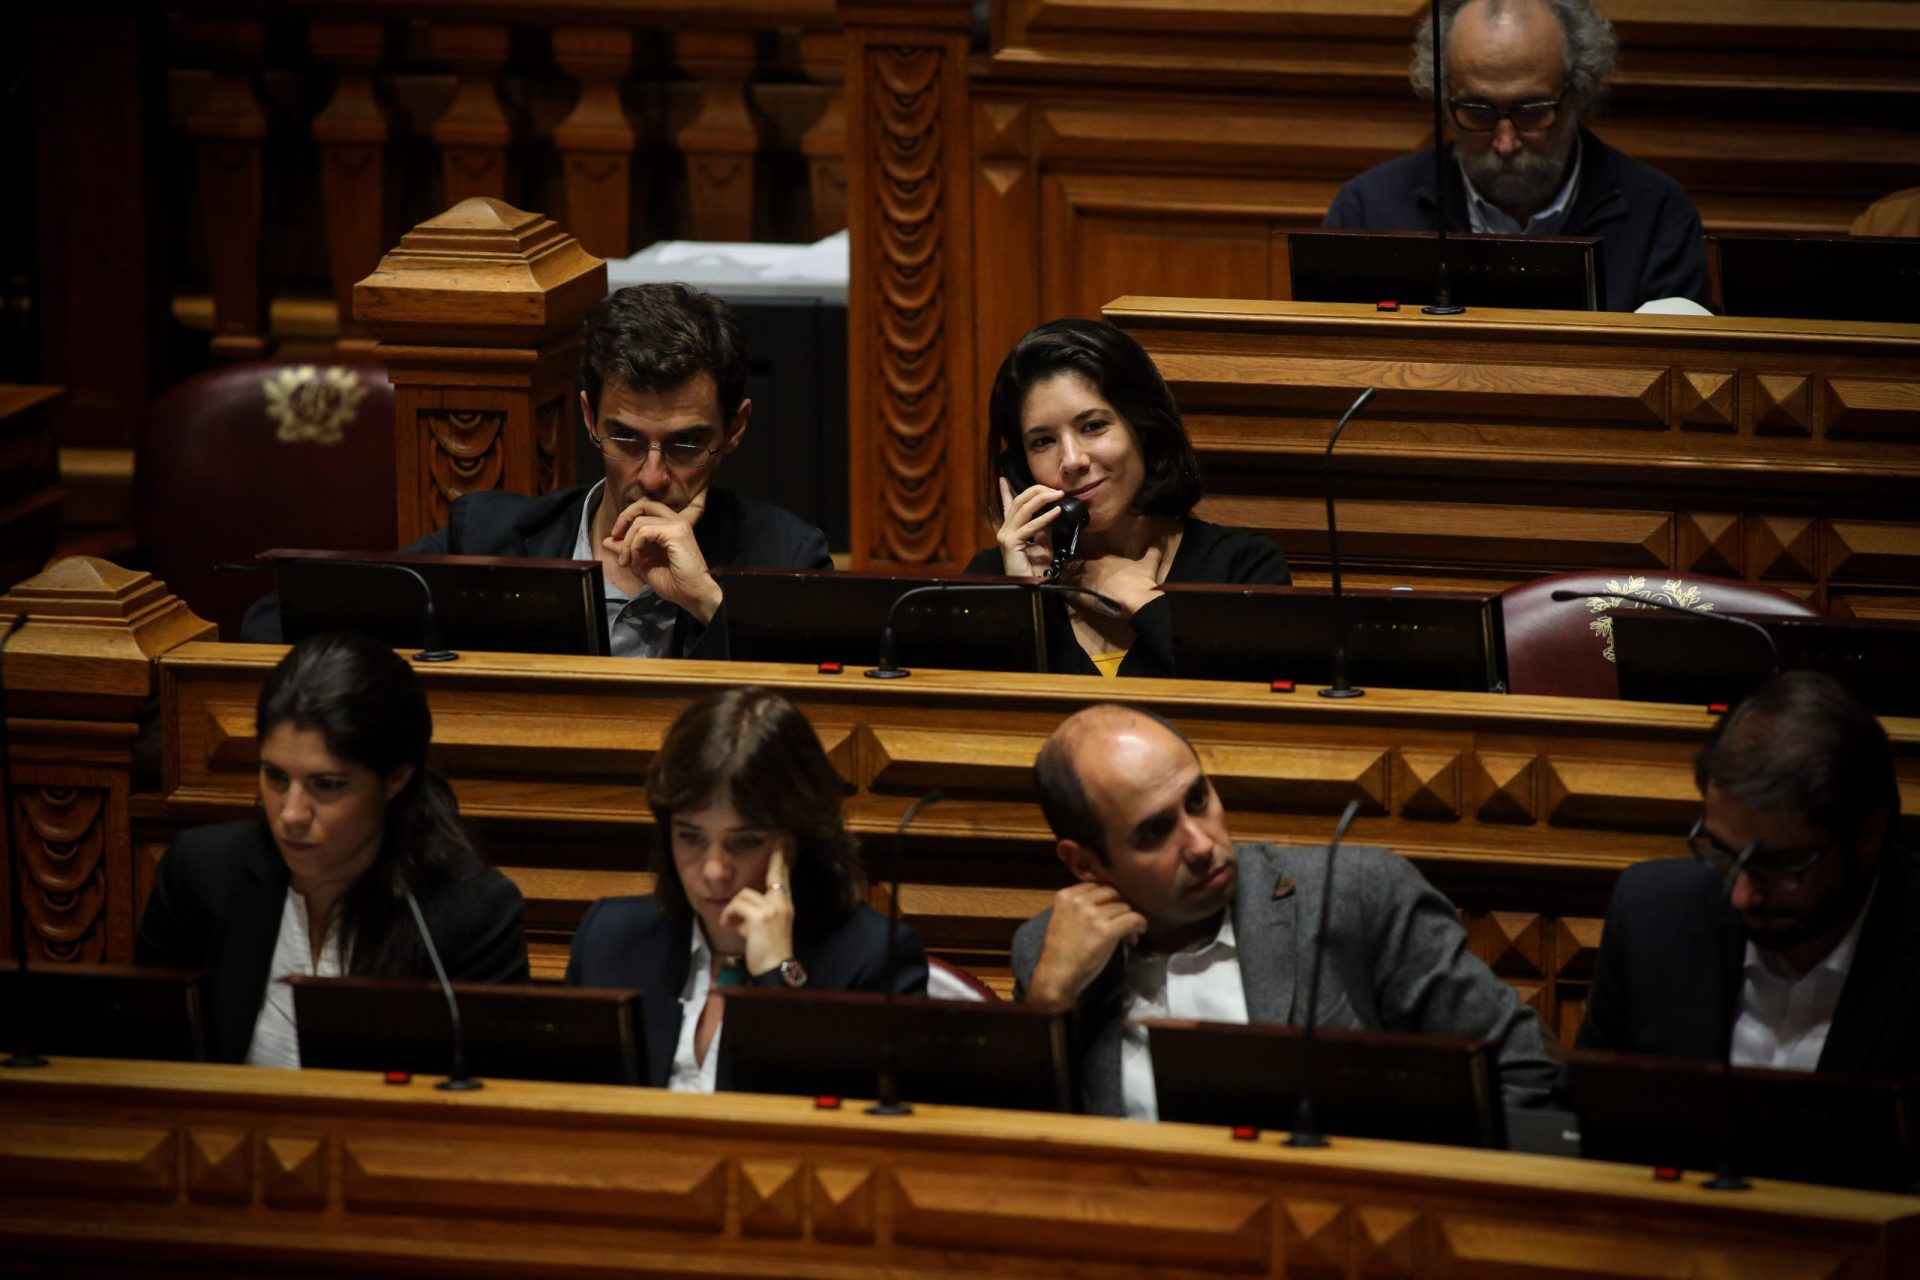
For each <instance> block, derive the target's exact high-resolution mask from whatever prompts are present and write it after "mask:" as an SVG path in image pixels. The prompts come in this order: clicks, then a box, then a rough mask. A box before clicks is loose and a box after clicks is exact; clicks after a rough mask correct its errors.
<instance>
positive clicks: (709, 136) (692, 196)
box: [673, 31, 769, 240]
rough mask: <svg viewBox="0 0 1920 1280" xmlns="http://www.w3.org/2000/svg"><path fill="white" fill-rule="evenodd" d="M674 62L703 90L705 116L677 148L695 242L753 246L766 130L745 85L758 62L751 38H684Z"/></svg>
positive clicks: (733, 34)
mask: <svg viewBox="0 0 1920 1280" xmlns="http://www.w3.org/2000/svg"><path fill="white" fill-rule="evenodd" d="M673 52H674V58H675V60H676V61H678V62H679V63H680V65H681V66H682V67H684V68H686V71H687V74H689V75H691V76H692V77H693V78H694V79H695V80H696V81H698V82H699V84H700V111H699V113H698V114H697V115H695V116H694V118H693V120H692V121H691V122H690V123H688V125H687V126H686V127H685V128H683V129H682V130H680V132H679V134H678V135H677V136H676V137H675V139H674V141H675V143H676V144H677V145H678V146H679V148H680V150H681V152H682V153H683V154H684V155H685V156H686V158H687V214H688V221H689V227H690V229H691V231H692V233H693V239H695V240H751V239H753V237H754V227H755V225H756V223H757V221H758V219H757V218H756V216H755V214H756V210H757V204H756V202H757V201H759V200H762V199H764V198H765V193H764V186H765V184H764V183H762V182H761V181H759V174H758V172H757V171H758V169H759V166H760V151H761V148H762V147H764V146H765V145H766V142H767V138H768V134H769V130H768V127H767V122H766V120H765V118H764V117H762V116H761V114H760V110H759V108H757V107H755V106H754V104H753V100H752V99H751V98H750V97H749V96H748V94H747V86H748V84H749V83H750V82H751V81H752V79H753V73H754V71H755V69H756V68H757V67H758V66H759V62H760V37H759V36H758V35H757V34H756V33H754V32H751V31H680V32H676V33H674V37H673Z"/></svg>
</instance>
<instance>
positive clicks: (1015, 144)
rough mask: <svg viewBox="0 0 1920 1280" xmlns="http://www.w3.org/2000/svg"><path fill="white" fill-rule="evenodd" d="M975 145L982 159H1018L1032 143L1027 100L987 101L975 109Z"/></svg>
mask: <svg viewBox="0 0 1920 1280" xmlns="http://www.w3.org/2000/svg"><path fill="white" fill-rule="evenodd" d="M973 119H974V132H973V137H974V146H975V147H976V148H977V152H976V154H977V155H978V156H979V158H980V159H982V160H1019V159H1023V158H1025V156H1026V155H1027V150H1028V147H1029V145H1030V142H1029V133H1030V131H1029V129H1028V127H1027V121H1028V120H1029V119H1031V116H1030V115H1029V113H1028V111H1027V107H1026V104H1025V103H1019V102H987V103H982V104H981V106H980V109H979V110H978V111H976V112H974V116H973Z"/></svg>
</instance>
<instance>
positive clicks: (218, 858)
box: [133, 818, 528, 1062]
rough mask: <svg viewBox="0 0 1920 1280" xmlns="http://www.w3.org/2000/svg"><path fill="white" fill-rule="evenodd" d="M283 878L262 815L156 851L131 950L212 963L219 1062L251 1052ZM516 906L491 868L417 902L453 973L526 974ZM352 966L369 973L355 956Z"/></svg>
mask: <svg viewBox="0 0 1920 1280" xmlns="http://www.w3.org/2000/svg"><path fill="white" fill-rule="evenodd" d="M289 880H290V877H289V875H288V873H287V864H286V862H285V861H284V860H282V858H281V857H280V850H279V849H278V848H276V847H275V845H274V843H273V836H272V835H271V834H270V833H269V832H268V830H267V827H266V824H265V823H264V822H262V821H261V820H260V819H259V818H243V819H241V820H240V821H238V822H223V823H220V824H219V825H218V826H211V827H195V828H193V829H192V830H191V831H187V832H184V833H182V834H181V836H180V838H179V839H178V840H176V841H174V842H173V847H172V848H171V849H169V850H167V855H166V857H164V858H162V859H160V869H159V872H158V873H157V875H156V878H155V880H154V885H153V896H152V897H151V898H149V899H148V900H147V909H146V913H145V914H144V915H142V916H141V917H140V934H139V937H138V938H137V939H136V940H135V942H134V951H133V958H134V960H135V962H136V963H139V964H151V965H163V966H166V967H168V968H175V969H205V970H207V971H208V978H207V981H208V986H209V990H208V993H207V1020H208V1026H207V1050H208V1052H209V1054H211V1056H212V1057H213V1060H214V1061H215V1062H240V1061H242V1060H243V1059H245V1058H246V1056H247V1046H248V1045H249V1044H250V1043H252V1041H253V1024H254V1021H255V1019H257V1018H258V1017H259V1016H260V1002H261V1001H262V1000H264V999H265V998H266V992H267V970H268V969H269V968H270V967H271V965H272V963H273V949H274V944H275V943H276V942H278V941H279V938H280V918H281V915H282V913H283V912H284V911H285V909H286V900H287V885H288V883H289ZM521 909H522V903H521V900H520V890H519V889H517V888H515V887H514V883H513V881H511V880H509V879H507V878H506V877H505V876H503V875H501V874H500V873H499V872H498V871H495V870H493V869H492V868H490V867H489V868H486V869H484V870H483V872H482V873H481V874H479V875H475V876H473V877H471V878H469V879H466V880H462V881H459V882H456V883H455V884H453V885H450V886H449V887H447V888H446V889H444V890H443V891H441V892H440V893H437V894H434V895H432V896H429V897H424V898H423V899H422V901H421V903H420V910H421V911H422V912H423V913H424V914H425V915H426V917H427V928H428V929H429V930H430V931H431V932H432V933H433V941H434V945H436V946H437V947H439V948H440V958H441V960H442V962H443V963H445V965H446V966H447V976H448V977H449V978H452V979H453V980H455V981H456V982H458V981H466V982H524V981H526V980H527V976H528V972H527V940H526V936H525V935H524V934H522V933H521V931H520V914H521ZM348 969H349V970H350V971H351V972H353V973H363V972H365V970H364V969H363V968H362V966H361V964H360V959H359V957H358V956H355V957H352V958H351V959H350V960H349V963H348ZM423 976H431V975H423Z"/></svg>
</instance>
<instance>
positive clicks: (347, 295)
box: [308, 20, 394, 355]
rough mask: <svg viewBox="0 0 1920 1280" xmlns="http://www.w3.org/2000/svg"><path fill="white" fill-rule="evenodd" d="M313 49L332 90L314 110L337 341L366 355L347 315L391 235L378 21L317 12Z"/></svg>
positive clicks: (368, 340) (388, 126)
mask: <svg viewBox="0 0 1920 1280" xmlns="http://www.w3.org/2000/svg"><path fill="white" fill-rule="evenodd" d="M308 44H309V46H310V47H311V48H312V50H313V56H314V57H316V58H318V59H319V60H320V61H321V62H324V63H325V64H327V65H328V66H329V67H332V68H333V72H334V85H333V97H332V98H331V99H329V100H328V102H327V105H326V108H325V109H324V110H322V111H321V112H320V114H319V115H317V116H315V117H314V118H313V140H314V142H315V143H316V144H317V145H318V147H319V149H320V174H321V178H322V180H323V181H324V182H325V185H326V200H327V251H328V257H329V258H330V260H331V266H332V268H333V302H334V308H335V311H336V313H337V314H338V316H339V323H340V332H339V338H338V340H337V341H336V342H335V349H336V350H337V351H339V352H340V353H341V354H342V355H364V354H365V353H366V352H367V351H369V350H371V349H372V347H373V338H372V335H370V334H368V333H367V331H366V330H365V329H362V328H360V327H359V326H357V325H355V324H354V323H353V286H354V282H355V281H357V280H359V279H361V278H362V277H363V276H365V275H367V273H369V272H370V271H372V270H373V269H374V267H375V266H377V265H378V264H379V262H380V255H381V253H382V252H384V251H385V249H386V247H387V245H388V244H389V243H391V235H390V232H389V230H388V208H389V205H388V195H389V186H388V169H389V166H390V155H391V152H390V151H389V149H388V142H389V140H390V139H391V138H392V136H393V125H394V111H393V108H392V107H391V105H389V104H388V102H387V101H386V99H385V97H384V96H383V95H382V94H381V93H380V90H379V88H378V86H377V85H376V84H375V83H374V78H373V77H374V73H375V72H376V71H377V70H378V69H379V67H380V64H381V63H382V62H383V61H384V60H385V58H386V56H387V46H388V31H387V26H386V24H385V23H383V22H374V21H365V22H352V21H349V22H335V21H319V20H316V21H314V22H312V23H310V24H309V26H308Z"/></svg>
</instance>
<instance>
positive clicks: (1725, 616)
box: [1548, 590, 1780, 893]
mask: <svg viewBox="0 0 1920 1280" xmlns="http://www.w3.org/2000/svg"><path fill="white" fill-rule="evenodd" d="M1548 599H1550V600H1552V601H1554V602H1555V603H1556V604H1565V603H1567V602H1568V601H1570V600H1621V601H1625V602H1627V603H1629V604H1643V605H1646V606H1647V607H1648V608H1650V609H1665V610H1666V611H1667V612H1668V613H1677V614H1679V615H1680V616H1681V617H1683V618H1705V619H1707V620H1708V621H1710V622H1730V623H1732V624H1733V625H1735V626H1738V627H1745V628H1747V629H1748V630H1749V631H1753V632H1757V633H1758V634H1759V636H1760V638H1761V639H1762V640H1764V641H1766V642H1767V656H1768V657H1769V658H1771V659H1772V661H1773V671H1772V674H1775V675H1778V674H1779V672H1780V646H1779V645H1778V644H1776V643H1774V639H1773V633H1772V632H1771V631H1769V630H1767V629H1766V628H1765V627H1763V626H1761V625H1760V624H1759V623H1757V622H1755V621H1754V620H1753V619H1752V618H1743V617H1741V616H1740V615H1739V614H1737V613H1715V612H1714V611H1713V610H1711V609H1689V608H1687V607H1686V606H1685V605H1679V604H1672V603H1669V602H1668V601H1665V600H1652V599H1648V598H1647V597H1645V596H1629V595H1624V594H1622V593H1620V592H1618V591H1566V590H1561V591H1556V592H1554V593H1553V594H1552V595H1551V596H1549V597H1548ZM1727 891H1728V892H1729V893H1731V892H1732V891H1733V881H1732V880H1728V881H1727Z"/></svg>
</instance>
